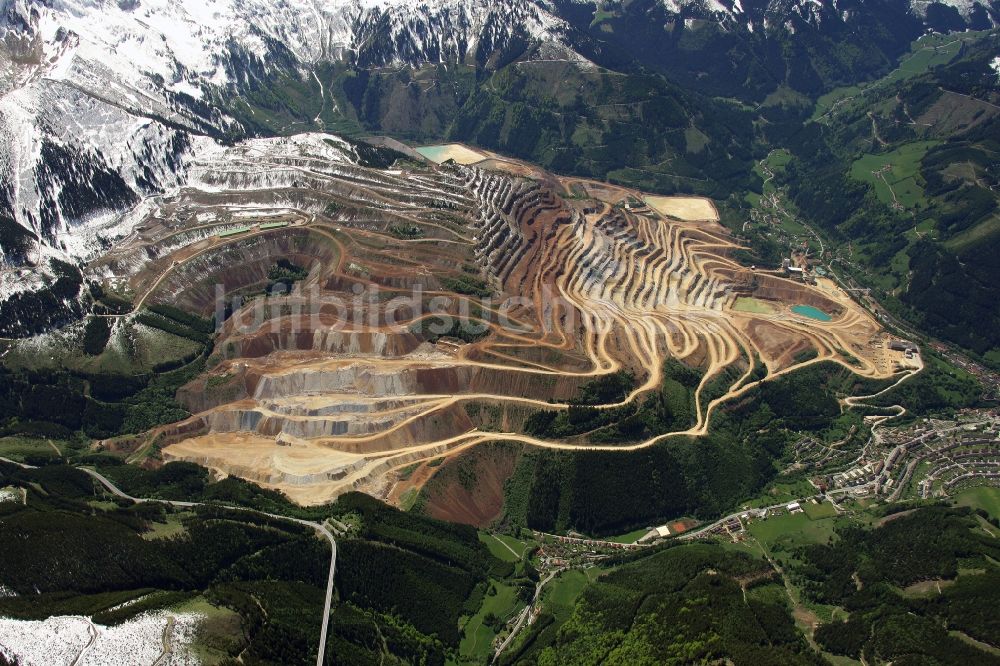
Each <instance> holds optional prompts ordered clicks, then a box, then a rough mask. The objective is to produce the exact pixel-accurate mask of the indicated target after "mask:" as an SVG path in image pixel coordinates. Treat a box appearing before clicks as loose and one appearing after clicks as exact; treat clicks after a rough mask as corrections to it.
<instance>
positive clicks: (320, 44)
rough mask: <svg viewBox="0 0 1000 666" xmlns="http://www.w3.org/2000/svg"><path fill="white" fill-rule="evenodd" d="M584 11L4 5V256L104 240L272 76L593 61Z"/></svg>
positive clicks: (669, 3) (152, 0) (82, 250)
mask: <svg viewBox="0 0 1000 666" xmlns="http://www.w3.org/2000/svg"><path fill="white" fill-rule="evenodd" d="M864 1H866V0H658V2H659V3H660V7H661V10H666V11H667V12H668V13H671V14H679V15H681V16H683V17H685V18H686V19H687V18H688V17H707V18H712V19H715V20H716V21H718V22H719V23H720V24H722V25H723V26H724V29H725V30H727V31H737V30H747V29H749V30H751V31H752V30H755V29H757V28H763V29H765V30H795V26H796V25H797V23H796V21H805V22H807V23H809V24H810V25H819V24H820V23H821V22H822V21H823V20H824V17H828V16H831V15H833V16H840V15H841V14H847V13H850V12H852V11H856V8H857V7H859V6H861V5H860V3H862V2H864ZM945 1H946V3H948V4H950V5H954V6H956V7H957V8H958V9H959V12H960V13H961V14H963V15H969V14H970V13H971V12H973V11H975V10H976V7H978V6H979V5H978V2H977V1H976V0H945ZM992 1H993V3H994V4H996V2H1000V0H992ZM867 2H870V3H873V4H877V3H889V4H892V3H897V4H898V5H899V6H900V7H902V8H903V9H902V11H904V12H905V11H906V7H908V6H909V7H911V9H912V12H913V13H914V14H921V13H926V12H927V6H928V3H927V2H925V0H867ZM907 2H912V3H913V4H912V5H907V4H906V3H907ZM626 4H628V3H626ZM612 5H613V3H612ZM639 5H640V6H645V5H642V3H639ZM841 5H843V6H841ZM583 6H589V7H592V8H593V10H594V12H595V13H594V16H593V18H595V19H596V16H597V15H596V8H597V3H595V2H594V1H593V0H591V1H589V2H588V1H586V0H505V1H504V2H497V1H495V0H0V265H4V264H7V265H9V264H12V263H19V262H24V261H26V260H27V261H28V262H29V263H30V262H31V261H33V260H37V259H38V258H39V255H44V254H46V253H53V252H55V253H66V254H69V255H74V256H86V255H88V254H90V253H92V252H93V251H95V250H96V249H99V247H100V237H101V234H99V233H95V232H94V231H93V230H94V227H95V226H98V227H99V226H101V225H108V224H110V225H114V224H116V223H117V222H116V220H117V216H119V215H120V213H121V212H122V211H123V210H124V209H126V208H128V207H129V206H131V205H132V204H134V202H135V201H137V200H138V199H139V198H141V197H142V196H144V195H146V194H148V193H151V192H155V191H159V190H162V189H164V188H170V187H172V186H174V185H176V184H177V183H178V182H179V181H180V180H182V179H183V177H184V170H185V165H186V163H187V162H188V160H189V159H190V156H191V150H192V145H193V144H194V143H196V141H195V139H194V138H193V137H199V136H208V137H213V138H216V139H218V138H223V137H240V136H242V135H243V134H244V133H245V132H244V128H243V127H242V126H241V125H240V123H239V122H237V120H235V119H234V118H232V117H229V116H228V115H227V114H226V113H225V112H224V111H221V110H220V108H219V104H220V102H231V101H232V100H238V99H240V97H241V94H243V93H245V92H247V91H253V90H258V89H260V88H262V87H263V88H265V89H266V87H267V85H268V82H269V81H270V80H272V79H270V78H269V77H270V76H271V75H273V74H275V73H278V74H281V75H288V76H291V77H296V76H297V77H299V78H301V79H305V78H306V77H311V76H315V72H316V71H317V69H316V65H317V64H319V63H323V62H340V63H346V64H348V65H350V66H353V67H356V68H357V69H358V71H364V70H368V69H371V68H387V67H393V68H395V67H399V68H402V67H405V66H408V65H419V64H423V63H449V64H450V63H466V64H476V65H480V66H487V67H488V66H491V65H492V64H494V63H500V64H503V63H505V62H509V61H510V60H511V59H512V58H536V59H576V60H583V57H582V56H580V55H578V53H577V51H579V50H581V49H580V48H578V47H577V45H578V44H583V43H590V44H591V45H592V44H593V40H592V39H591V40H590V41H588V39H589V38H583V40H582V41H580V42H578V41H577V40H578V39H581V34H583V33H584V32H585V31H586V30H588V29H589V27H590V23H591V20H592V18H591V16H590V12H588V11H587V10H584V11H583V12H582V13H581V12H580V11H570V9H571V8H573V7H575V8H577V10H579V9H580V8H581V7H583ZM623 6H624V5H623ZM991 16H992V14H991ZM574 48H575V49H576V50H574ZM590 52H592V53H599V52H600V49H599V48H598V49H597V50H596V51H594V50H592V51H590ZM317 80H318V79H317ZM320 85H321V86H322V85H323V84H322V83H320ZM298 129H306V128H301V127H300V128H298ZM81 226H83V227H85V229H86V230H87V232H86V233H81V231H82V230H83V229H81ZM114 235H115V234H113V233H108V234H105V236H106V238H107V240H111V239H112V238H113V236H114ZM81 239H84V240H81Z"/></svg>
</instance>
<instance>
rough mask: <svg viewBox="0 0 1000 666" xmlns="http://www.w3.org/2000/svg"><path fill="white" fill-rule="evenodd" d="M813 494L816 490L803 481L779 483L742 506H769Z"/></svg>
mask: <svg viewBox="0 0 1000 666" xmlns="http://www.w3.org/2000/svg"><path fill="white" fill-rule="evenodd" d="M815 494H816V489H815V488H814V487H813V485H812V484H811V483H809V482H808V481H806V480H805V479H799V480H797V481H788V482H783V481H779V482H776V483H773V484H772V485H771V486H770V487H768V489H767V490H765V491H764V493H763V494H762V495H761V496H760V497H756V498H754V499H753V500H751V501H749V502H747V503H746V504H745V505H744V506H745V507H748V508H756V507H761V506H771V505H772V504H780V503H782V502H791V501H793V500H797V499H802V498H803V497H811V496H813V495H815Z"/></svg>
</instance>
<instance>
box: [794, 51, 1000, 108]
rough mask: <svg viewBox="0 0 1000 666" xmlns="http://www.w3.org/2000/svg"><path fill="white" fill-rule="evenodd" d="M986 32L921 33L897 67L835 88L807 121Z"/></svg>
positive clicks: (940, 61)
mask: <svg viewBox="0 0 1000 666" xmlns="http://www.w3.org/2000/svg"><path fill="white" fill-rule="evenodd" d="M988 34H989V31H980V32H976V31H970V32H966V33H964V34H960V35H955V34H952V35H942V34H937V33H935V34H932V35H924V36H922V37H920V38H919V39H917V40H916V41H914V42H913V43H912V44H911V45H910V53H909V55H907V56H904V57H903V58H902V60H900V62H899V66H898V67H897V68H896V69H894V70H892V71H891V72H889V74H887V75H885V76H884V77H882V78H881V79H878V80H877V81H874V82H872V83H870V84H867V85H862V86H846V87H842V88H835V89H833V90H831V91H830V92H828V93H826V94H825V95H822V96H821V97H820V98H819V99H817V100H816V106H815V108H814V109H813V114H812V117H811V118H810V120H818V119H819V118H821V117H822V116H823V115H824V114H826V113H828V112H829V111H830V109H832V108H833V107H834V105H836V104H837V102H840V101H841V100H845V99H848V98H851V97H857V96H859V95H862V94H863V93H864V92H865V91H866V90H869V89H872V88H876V87H879V86H882V85H888V84H892V83H896V82H899V81H902V80H905V79H909V78H912V77H914V76H919V75H921V74H923V73H925V72H927V71H928V70H930V69H931V68H933V67H938V66H940V65H947V64H948V63H950V62H951V61H952V60H954V59H955V57H956V56H957V55H958V54H959V52H960V51H961V48H962V44H963V42H974V41H976V40H978V39H981V38H983V37H984V36H986V35H988Z"/></svg>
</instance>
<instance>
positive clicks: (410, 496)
mask: <svg viewBox="0 0 1000 666" xmlns="http://www.w3.org/2000/svg"><path fill="white" fill-rule="evenodd" d="M419 496H420V491H419V490H417V489H416V488H409V489H407V490H406V492H404V493H403V495H402V496H401V497H400V498H399V508H400V509H402V510H403V511H409V510H410V509H412V508H413V505H414V504H416V503H417V498H418V497H419Z"/></svg>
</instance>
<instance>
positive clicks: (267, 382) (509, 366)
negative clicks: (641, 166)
mask: <svg viewBox="0 0 1000 666" xmlns="http://www.w3.org/2000/svg"><path fill="white" fill-rule="evenodd" d="M456 150H457V149H451V152H450V153H448V154H455V153H456ZM372 152H373V151H372V150H370V149H367V148H366V149H364V150H362V149H359V148H358V147H357V146H356V145H355V144H351V143H347V142H343V141H341V140H339V139H337V138H334V137H329V136H324V135H303V136H299V137H294V138H286V139H273V140H257V141H251V142H248V143H243V144H239V145H237V146H235V147H228V148H213V149H211V150H206V151H203V152H202V153H201V155H200V157H199V158H198V159H197V160H196V161H195V163H194V164H193V165H192V167H191V169H190V173H189V176H188V181H187V185H186V186H185V187H184V188H182V189H180V190H179V191H177V192H176V193H173V194H171V195H169V196H164V197H158V198H154V199H150V200H147V201H145V202H144V203H143V204H141V205H140V207H139V208H138V209H136V211H135V212H134V213H133V214H134V215H136V216H138V217H140V218H141V219H138V220H137V222H136V226H135V229H136V231H135V232H134V233H133V234H132V235H131V236H129V237H128V238H126V239H125V240H124V241H122V242H120V243H118V244H116V245H115V247H114V248H112V249H111V250H110V251H109V252H108V253H107V254H105V255H104V256H103V257H101V258H100V259H99V260H97V261H95V262H93V263H92V265H91V266H90V270H91V271H92V273H94V274H96V275H100V276H102V277H103V279H104V280H105V282H106V283H107V284H110V285H117V287H118V288H119V289H122V290H125V291H128V292H129V293H130V294H132V295H133V302H135V303H137V304H138V305H143V304H145V305H151V304H156V303H168V304H170V305H173V306H176V307H179V308H182V309H185V310H188V311H190V312H194V313H198V314H200V315H202V316H206V317H211V316H216V321H217V325H218V332H217V335H216V338H215V346H214V352H213V354H212V356H211V358H210V363H209V368H208V370H207V372H206V373H205V374H204V375H202V376H201V377H199V378H198V379H196V380H195V381H193V382H191V383H189V384H188V385H186V386H185V387H183V388H182V389H181V391H180V394H179V399H180V401H181V402H182V404H184V406H185V407H186V408H187V409H188V410H189V411H190V412H191V414H192V415H193V416H191V417H190V418H189V419H187V420H185V421H183V422H181V423H176V424H172V425H170V426H166V427H164V428H161V429H158V430H157V431H155V432H154V433H153V436H154V437H155V438H156V441H157V443H158V445H159V447H160V450H161V451H162V457H163V458H164V459H165V460H187V461H194V462H197V463H200V464H202V465H205V466H207V467H209V468H212V469H215V470H218V471H219V472H221V473H225V474H233V475H237V476H240V477H244V478H247V479H250V480H253V481H255V482H258V483H260V484H262V485H264V486H267V487H271V488H277V489H280V490H282V491H283V492H285V493H287V494H288V495H289V496H290V497H291V498H292V499H294V500H296V501H298V502H302V503H317V502H323V501H327V500H330V499H331V498H333V497H335V496H337V495H338V494H340V493H342V492H345V491H347V490H350V489H361V490H365V491H368V492H372V493H375V494H381V495H383V496H384V495H385V494H386V493H387V492H388V485H389V484H390V483H391V478H392V476H393V474H392V472H393V470H398V469H400V468H402V467H404V466H411V465H412V464H413V463H416V462H419V461H426V460H430V459H433V458H437V457H441V456H443V455H449V454H453V453H455V452H457V451H460V450H463V449H466V448H467V447H471V446H475V445H476V444H479V443H482V442H486V441H497V440H508V441H517V442H522V443H524V444H528V445H534V446H543V447H559V448H566V449H572V448H586V447H590V448H607V449H620V450H627V449H636V448H640V447H645V446H650V445H652V444H654V443H655V442H657V441H659V440H661V439H663V438H665V437H678V436H682V437H686V436H693V437H697V436H698V435H701V434H704V433H705V432H706V430H707V428H708V423H709V417H710V415H711V413H712V411H713V410H714V409H716V408H717V406H719V405H720V404H722V403H724V402H725V401H728V400H731V399H733V398H735V397H738V396H740V395H742V394H744V393H746V392H747V391H749V390H750V389H751V388H752V387H753V386H754V385H756V384H757V383H759V382H761V381H765V382H766V381H768V380H770V379H771V378H773V377H776V376H778V375H780V374H782V373H787V372H791V371H793V370H794V369H796V368H798V367H801V366H802V365H804V364H809V363H817V362H820V361H833V362H836V363H839V364H842V365H844V366H845V367H848V368H850V369H851V370H853V371H854V372H856V373H858V374H860V375H863V376H866V377H870V378H888V377H891V376H893V375H895V374H897V373H899V372H901V371H902V370H903V365H904V364H905V363H906V359H905V358H904V356H903V354H901V353H900V354H898V355H895V356H893V355H892V354H893V352H891V351H890V350H889V349H888V345H886V344H885V333H884V331H883V330H882V329H881V328H880V326H879V325H878V323H877V322H876V321H875V320H874V319H873V318H872V317H871V316H870V315H869V314H868V313H867V312H866V311H865V310H864V309H862V308H861V307H860V306H858V305H857V304H855V303H854V302H853V301H852V300H851V299H850V298H849V297H848V295H847V294H846V293H844V292H843V291H842V290H841V289H839V288H838V287H837V286H836V285H835V284H834V283H833V282H831V281H829V280H825V279H820V280H819V281H818V282H815V283H813V281H811V280H803V279H802V278H801V277H796V276H794V275H790V274H787V273H788V272H787V271H784V272H782V271H766V270H755V269H752V268H751V267H748V266H743V265H740V264H739V263H738V262H737V261H736V260H735V259H734V258H733V255H734V254H735V253H736V251H737V250H739V248H740V246H739V243H738V242H736V241H735V240H734V239H733V238H732V237H731V235H730V233H729V232H728V231H727V229H726V228H725V227H723V226H722V225H721V224H720V223H719V220H718V215H717V213H716V212H715V207H714V206H713V204H712V202H711V201H709V200H704V199H698V198H692V197H684V198H678V199H677V200H676V201H672V200H671V198H670V197H655V198H647V197H646V196H645V195H644V194H643V193H641V192H636V191H633V190H629V189H624V188H621V187H617V186H614V185H609V184H607V183H599V182H592V181H587V180H581V179H576V178H565V177H559V176H555V175H552V174H548V173H544V172H542V171H540V170H539V169H537V168H535V167H533V166H532V165H528V164H524V163H519V162H514V161H511V160H508V159H506V158H503V157H501V156H497V155H490V154H485V153H482V152H481V151H480V153H475V152H474V151H472V150H471V149H465V150H462V151H461V155H462V156H463V158H468V157H469V156H470V154H477V155H479V156H481V157H482V160H481V161H480V162H476V163H474V164H458V163H456V162H455V161H454V160H448V161H446V162H444V163H442V164H436V163H433V162H432V161H430V160H428V159H425V158H424V157H422V156H421V154H418V153H416V152H412V151H411V152H409V153H407V155H406V156H404V155H395V156H393V157H394V158H398V159H395V163H394V164H392V167H391V168H376V166H375V165H377V166H385V165H386V163H387V162H386V160H385V159H384V153H382V152H378V151H375V152H378V156H381V157H382V159H380V160H374V159H372V157H371V153H372ZM437 152H439V153H440V152H441V151H440V150H438V151H437ZM442 154H443V153H442ZM461 161H463V162H464V161H470V160H469V159H463V160H461ZM388 162H390V163H391V162H393V160H392V159H390V160H388ZM279 260H280V261H282V262H284V265H286V266H294V267H298V268H299V269H300V271H301V276H300V278H299V279H297V280H296V281H295V283H294V286H293V287H292V288H291V289H290V290H279V292H277V293H275V292H270V293H264V289H265V287H266V286H267V285H268V274H269V271H270V270H272V268H273V267H274V266H275V265H276V263H277V262H279ZM234 299H235V300H234ZM803 308H805V309H803ZM803 312H807V313H814V312H819V313H821V314H822V315H823V316H822V317H816V316H809V315H808V314H802V313H803ZM897 356H898V357H897ZM668 359H675V360H676V361H679V362H681V363H683V364H685V365H686V366H689V367H691V368H696V369H698V371H699V372H701V373H702V375H701V377H702V378H701V380H700V384H699V386H698V388H697V391H696V392H695V400H696V412H697V417H696V420H695V422H694V423H692V424H691V425H690V427H687V428H684V429H681V430H679V431H677V432H669V433H661V434H657V435H656V436H655V437H649V438H646V439H645V440H642V441H631V442H625V443H615V444H601V445H596V444H592V443H590V442H588V439H587V437H586V434H584V435H582V436H579V437H573V438H569V439H565V440H558V441H557V440H546V439H542V438H537V437H533V436H529V435H527V434H525V430H524V428H523V426H524V423H525V420H526V419H527V418H528V417H529V416H530V415H531V414H532V413H534V412H537V411H538V410H565V409H569V407H570V403H571V402H572V401H573V400H574V396H576V395H577V393H578V391H579V389H580V388H581V387H582V386H584V385H586V384H587V383H588V382H592V381H593V380H595V378H599V377H602V376H605V375H610V374H613V373H617V372H619V371H623V370H624V371H628V372H629V373H631V375H632V377H633V378H634V385H633V386H632V387H631V388H630V390H629V391H628V392H627V394H626V395H624V397H623V398H622V399H621V400H618V401H617V402H615V403H614V404H605V405H594V407H595V408H596V409H613V408H616V407H619V406H621V405H623V404H626V403H631V402H634V401H638V400H641V399H643V397H644V396H645V395H646V394H648V393H649V392H651V391H653V390H655V389H657V387H658V386H659V385H660V384H661V381H662V378H663V368H664V364H665V362H667V360H668ZM719 378H724V379H725V382H724V384H725V385H724V386H723V387H722V389H721V390H720V389H719V387H718V384H719V382H718V381H716V380H718V379H719ZM709 387H711V390H709Z"/></svg>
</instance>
